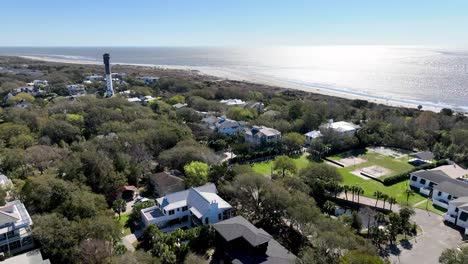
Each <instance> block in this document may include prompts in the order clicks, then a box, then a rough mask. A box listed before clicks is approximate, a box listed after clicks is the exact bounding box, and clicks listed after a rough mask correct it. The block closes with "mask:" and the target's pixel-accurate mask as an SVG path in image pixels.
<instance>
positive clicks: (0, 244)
mask: <svg viewBox="0 0 468 264" xmlns="http://www.w3.org/2000/svg"><path fill="white" fill-rule="evenodd" d="M32 224H33V223H32V220H31V217H30V216H29V213H28V211H27V210H26V208H25V207H24V205H23V204H22V203H21V202H20V201H18V200H16V201H12V202H8V203H7V204H6V205H4V206H2V207H0V252H4V253H9V254H15V253H19V252H21V251H25V250H28V249H31V248H33V246H34V245H33V239H32V232H31V226H32Z"/></svg>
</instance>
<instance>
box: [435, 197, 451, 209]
mask: <svg viewBox="0 0 468 264" xmlns="http://www.w3.org/2000/svg"><path fill="white" fill-rule="evenodd" d="M432 203H433V204H435V205H437V206H440V207H442V208H445V209H448V202H446V201H442V200H437V199H433V200H432Z"/></svg>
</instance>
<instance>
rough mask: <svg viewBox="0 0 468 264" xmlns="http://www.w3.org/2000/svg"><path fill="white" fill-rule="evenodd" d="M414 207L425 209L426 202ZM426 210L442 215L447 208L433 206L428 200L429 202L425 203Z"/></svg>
mask: <svg viewBox="0 0 468 264" xmlns="http://www.w3.org/2000/svg"><path fill="white" fill-rule="evenodd" d="M416 208H419V209H423V210H426V202H424V203H422V204H420V205H418V206H416ZM427 210H428V211H431V212H433V213H436V214H438V215H443V214H444V213H445V212H447V210H445V209H444V208H440V207H438V206H437V207H435V206H434V205H433V204H432V202H431V201H429V203H428V204H427Z"/></svg>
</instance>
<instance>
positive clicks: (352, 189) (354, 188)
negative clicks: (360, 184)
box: [351, 186, 356, 203]
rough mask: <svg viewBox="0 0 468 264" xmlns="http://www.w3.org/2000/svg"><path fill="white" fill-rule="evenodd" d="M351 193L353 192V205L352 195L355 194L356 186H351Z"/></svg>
mask: <svg viewBox="0 0 468 264" xmlns="http://www.w3.org/2000/svg"><path fill="white" fill-rule="evenodd" d="M351 191H352V192H353V203H354V194H355V193H356V186H351Z"/></svg>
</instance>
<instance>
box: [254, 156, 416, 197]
mask: <svg viewBox="0 0 468 264" xmlns="http://www.w3.org/2000/svg"><path fill="white" fill-rule="evenodd" d="M359 153H360V154H361V155H362V156H361V157H363V158H365V159H366V160H367V162H364V163H361V164H358V165H356V166H355V167H354V166H351V167H347V168H338V171H339V172H340V173H341V175H342V176H343V183H342V185H349V186H360V187H361V188H363V189H364V195H363V196H367V197H371V198H374V192H375V191H381V192H383V193H385V194H387V195H389V196H392V197H395V199H397V201H398V203H399V204H402V205H405V204H406V194H405V190H406V189H407V188H408V184H409V180H406V181H404V182H400V183H397V184H394V185H392V186H385V185H383V184H382V183H380V182H377V181H374V180H371V179H368V180H364V179H362V178H360V177H358V176H356V175H354V174H352V173H351V171H354V170H356V169H357V168H364V167H368V166H372V165H380V166H382V167H385V168H388V169H390V170H392V171H393V173H392V174H390V175H394V174H399V173H403V172H405V171H408V170H410V169H411V168H413V166H412V165H410V164H408V163H407V162H406V158H403V159H394V158H392V157H387V156H383V155H379V154H377V153H374V152H365V151H362V150H361V151H359V152H358V153H353V154H359ZM345 155H349V153H343V154H341V155H336V156H332V157H329V158H330V159H333V160H339V159H342V158H343V157H344V156H345ZM293 159H294V162H295V163H296V165H297V168H298V169H301V168H304V167H306V166H307V164H310V163H311V161H309V160H308V159H307V156H306V155H302V156H299V157H295V158H293ZM272 164H273V161H272V160H270V161H268V162H260V163H256V164H254V165H253V169H254V171H255V172H257V173H260V174H263V175H268V176H269V175H270V174H271V167H272ZM390 175H389V176H390ZM424 199H425V198H424V197H423V196H422V195H420V194H417V193H415V194H414V195H413V196H410V198H409V204H410V205H413V204H415V203H417V202H420V201H422V200H424Z"/></svg>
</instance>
